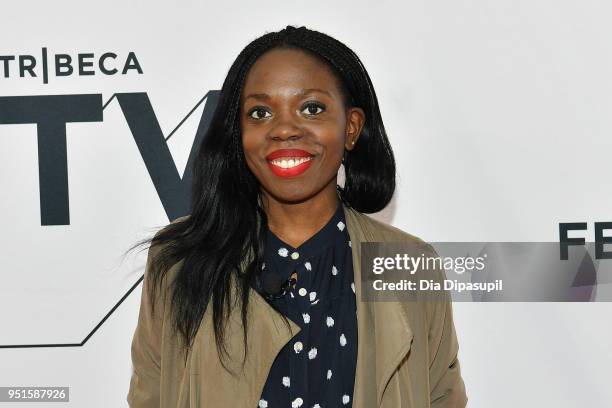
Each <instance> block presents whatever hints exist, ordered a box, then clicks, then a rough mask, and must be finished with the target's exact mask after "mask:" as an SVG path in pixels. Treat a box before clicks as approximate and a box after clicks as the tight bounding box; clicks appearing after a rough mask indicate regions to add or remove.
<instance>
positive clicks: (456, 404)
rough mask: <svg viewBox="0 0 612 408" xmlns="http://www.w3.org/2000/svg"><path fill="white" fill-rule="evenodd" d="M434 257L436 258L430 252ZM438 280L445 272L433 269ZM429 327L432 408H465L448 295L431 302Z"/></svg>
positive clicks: (435, 254) (450, 302) (457, 345)
mask: <svg viewBox="0 0 612 408" xmlns="http://www.w3.org/2000/svg"><path fill="white" fill-rule="evenodd" d="M431 251H433V254H434V255H433V256H436V257H437V256H438V254H437V253H436V252H435V250H434V249H433V248H431ZM435 273H436V274H438V276H437V278H438V279H441V280H444V279H445V277H446V274H445V273H444V270H440V269H436V270H435ZM430 305H431V306H432V309H431V316H430V326H429V350H430V353H431V354H430V355H431V360H430V369H429V384H430V401H431V408H464V407H465V406H466V405H467V395H466V391H465V384H464V382H463V378H462V377H461V369H460V365H459V359H458V351H459V344H458V341H457V334H456V332H455V325H454V323H453V308H452V299H451V296H450V293H449V292H448V291H445V293H444V299H443V300H441V301H435V302H431V303H430Z"/></svg>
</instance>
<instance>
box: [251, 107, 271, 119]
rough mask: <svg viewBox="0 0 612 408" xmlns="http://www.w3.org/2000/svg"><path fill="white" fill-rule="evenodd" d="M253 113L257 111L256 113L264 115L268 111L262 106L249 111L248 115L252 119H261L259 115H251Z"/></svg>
mask: <svg viewBox="0 0 612 408" xmlns="http://www.w3.org/2000/svg"><path fill="white" fill-rule="evenodd" d="M254 113H257V114H258V115H265V114H266V113H270V112H268V111H267V110H265V109H264V108H255V109H253V110H252V111H251V112H249V116H250V117H251V118H253V119H263V118H262V117H261V116H257V117H256V116H253V114H254Z"/></svg>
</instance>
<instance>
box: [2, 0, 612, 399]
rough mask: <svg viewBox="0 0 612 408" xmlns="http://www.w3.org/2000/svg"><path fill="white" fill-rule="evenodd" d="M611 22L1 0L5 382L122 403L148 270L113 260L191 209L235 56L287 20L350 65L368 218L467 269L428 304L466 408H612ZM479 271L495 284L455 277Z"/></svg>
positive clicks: (520, 14)
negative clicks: (366, 172) (376, 115)
mask: <svg viewBox="0 0 612 408" xmlns="http://www.w3.org/2000/svg"><path fill="white" fill-rule="evenodd" d="M611 9H612V7H610V6H609V5H606V4H603V3H601V2H596V1H591V0H588V1H584V2H580V3H578V2H563V3H558V2H551V1H544V0H535V1H519V2H517V1H497V2H493V3H492V2H487V1H453V2H451V1H446V2H431V1H424V0H422V1H421V0H418V1H412V0H411V1H384V2H378V3H375V2H365V1H357V2H355V1H353V2H347V1H336V2H324V1H311V2H304V3H294V2H282V1H270V2H267V3H252V2H247V1H233V2H196V1H181V2H174V3H171V2H144V1H131V2H115V1H110V2H104V3H100V4H85V3H83V2H77V1H58V2H53V3H49V2H34V3H19V2H13V3H10V4H9V3H6V4H3V6H2V13H1V17H0V19H1V21H2V24H0V38H2V40H1V41H0V174H1V177H0V188H1V192H2V194H1V195H2V199H1V200H0V225H1V227H2V228H1V229H2V231H3V234H2V236H1V237H0V265H1V266H0V268H1V269H0V272H1V280H0V282H1V283H0V322H2V326H1V328H0V387H17V388H22V387H54V389H55V390H56V391H57V392H58V393H60V392H63V393H64V398H65V399H64V400H63V401H65V402H58V403H57V404H55V405H53V406H71V407H79V408H80V407H87V408H95V407H127V401H126V395H127V392H128V388H129V381H130V376H131V370H132V365H131V359H130V343H131V340H132V336H133V333H134V330H135V328H136V322H137V317H138V307H139V304H140V297H141V278H142V274H143V271H144V263H145V258H146V251H141V252H130V253H128V254H127V255H126V251H127V249H128V248H129V247H130V246H131V245H133V244H135V243H136V242H137V241H138V240H140V239H143V238H145V237H148V236H151V235H152V234H153V233H154V232H155V231H157V230H158V229H159V228H161V227H162V226H164V225H166V224H167V223H168V222H169V221H171V220H174V219H175V218H177V217H179V216H182V215H185V214H187V213H188V212H189V208H188V197H189V188H190V185H191V173H190V170H191V167H192V165H193V160H194V155H195V152H196V149H197V147H198V146H199V144H200V143H201V141H202V139H203V137H204V134H205V131H206V129H207V126H208V124H209V122H210V118H211V115H212V112H213V110H214V107H215V105H216V103H217V100H218V96H219V90H220V88H221V85H222V83H223V80H224V78H225V75H226V74H227V71H228V69H229V67H230V65H231V63H232V62H233V61H234V59H235V58H236V56H237V55H238V53H239V52H240V51H241V50H242V48H243V47H244V46H246V44H248V43H249V42H250V41H252V40H253V39H255V38H256V37H258V36H260V35H262V34H264V33H266V32H270V31H277V30H280V29H282V28H284V27H285V26H287V25H295V26H301V25H304V26H306V27H308V28H311V29H315V30H318V31H322V32H325V33H327V34H330V35H331V36H333V37H335V38H337V39H339V40H340V41H342V42H344V43H345V44H347V45H348V46H349V47H350V48H352V49H353V50H354V51H355V52H356V53H357V54H358V55H359V57H360V58H361V60H362V62H363V63H364V65H365V67H366V69H367V70H368V73H369V75H370V77H371V79H372V82H373V84H374V87H375V90H376V94H377V96H378V98H379V103H380V109H381V113H382V118H383V121H384V125H385V128H386V130H387V133H388V136H389V139H390V142H391V144H392V147H393V150H394V154H395V157H396V160H397V170H398V179H397V182H398V185H397V190H396V194H395V196H394V199H393V201H392V202H391V204H390V205H389V206H388V207H387V208H385V209H384V210H383V211H381V212H379V213H377V214H374V215H373V217H375V218H376V219H379V220H381V221H384V222H387V223H390V224H393V225H395V226H396V227H398V228H401V229H402V230H404V231H406V232H409V233H411V234H413V235H416V236H418V237H420V238H422V239H424V240H426V241H428V242H432V243H437V244H434V246H435V247H436V249H437V251H438V253H440V254H441V255H442V254H446V253H448V254H452V256H454V257H455V264H453V265H450V266H452V267H456V266H457V264H456V257H457V256H464V259H462V263H461V265H460V267H461V271H460V272H458V274H457V276H455V278H456V279H451V280H452V281H453V282H451V283H449V284H448V286H447V287H446V289H449V290H451V291H452V292H453V299H454V300H455V302H454V303H453V309H454V319H455V326H456V330H457V336H458V339H459V360H460V362H461V370H462V374H463V378H464V381H465V384H466V389H467V393H468V397H469V403H468V406H469V407H476V408H484V407H497V408H502V407H516V406H521V407H578V406H597V407H604V406H612V389H611V388H610V387H609V384H608V380H609V366H610V364H611V363H612V351H610V347H609V345H608V343H609V341H608V339H609V338H610V337H611V336H612V325H611V324H610V323H609V322H610V314H611V313H612V304H610V303H608V301H609V300H611V299H612V288H611V287H610V286H611V283H612V279H610V277H611V274H610V269H611V265H610V264H611V263H612V259H611V258H612V245H609V244H608V243H610V242H612V185H611V181H610V163H611V162H612V115H610V111H611V108H612V96H611V95H612V81H611V80H610V75H609V72H611V71H612V58H611V55H612V54H611V53H610V46H609V44H608V41H607V40H606V39H607V38H609V36H610V35H611V34H612V28H610V25H609V24H608V21H607V16H608V15H609V12H610V11H612V10H611ZM536 243H538V245H536ZM485 253H486V254H488V255H489V256H490V257H494V259H495V260H496V261H495V262H493V261H492V259H493V258H489V260H490V261H491V263H492V264H494V266H496V267H497V269H495V271H494V272H488V273H487V274H483V272H482V270H478V271H475V270H470V269H469V268H468V269H467V270H466V268H465V267H466V259H465V256H467V255H469V256H471V257H473V259H474V260H475V261H474V262H476V263H472V266H474V265H477V259H478V258H479V257H480V259H481V260H483V259H484V258H483V256H484V257H486V256H487V255H485ZM449 256H450V255H449ZM389 259H392V258H389ZM470 259H472V258H470ZM526 259H529V260H530V261H529V264H528V266H529V267H524V266H525V260H526ZM565 260H567V261H568V262H565V263H563V261H565ZM396 261H398V262H396V263H393V260H391V261H390V262H391V263H389V264H385V263H384V261H381V262H380V263H379V264H378V266H380V267H381V269H380V271H378V272H374V274H375V275H378V276H374V275H373V276H371V277H370V278H371V279H372V281H378V280H379V278H380V277H381V276H392V275H391V273H390V272H388V269H389V267H393V265H395V267H397V268H399V266H398V265H400V263H399V261H400V260H399V259H396ZM553 261H554V262H553ZM372 262H374V263H375V262H377V261H376V260H372ZM557 262H561V264H557ZM559 265H562V266H559ZM445 267H446V269H447V273H449V267H448V265H445ZM517 270H519V271H520V272H521V273H520V274H515V273H514V271H517ZM559 270H563V275H559V274H557V273H556V272H557V271H559ZM455 271H456V270H455ZM542 271H545V273H540V272H542ZM451 273H452V272H451ZM385 274H386V275H385ZM536 275H537V276H538V278H537V279H532V277H533V276H536ZM560 276H561V278H560ZM449 277H450V276H449ZM517 277H518V278H517ZM364 279H365V278H364ZM502 281H504V285H505V286H503V287H502V284H501V282H502ZM364 282H365V280H364ZM395 283H397V284H398V285H399V284H401V285H403V286H402V288H404V289H406V288H409V287H410V284H408V283H407V282H403V281H402V282H400V281H399V280H398V281H397V282H395ZM432 285H433V283H432ZM381 287H382V286H381ZM393 288H395V289H393V290H404V289H402V288H400V287H399V286H397V287H395V286H394V287H393ZM374 289H375V288H374ZM426 289H431V288H429V287H428V288H426ZM374 292H376V290H374V291H372V293H370V294H369V296H370V295H371V296H372V297H376V296H378V295H377V294H376V293H374ZM395 293H396V294H397V292H395ZM363 295H365V292H364V294H363ZM362 300H363V298H362ZM365 300H368V299H365ZM369 300H372V299H369ZM7 392H8V391H7ZM45 404H48V403H45V402H42V403H36V402H19V403H12V402H2V403H0V405H2V406H7V407H10V406H15V407H25V406H33V407H37V406H47V405H45ZM62 404H63V405H62Z"/></svg>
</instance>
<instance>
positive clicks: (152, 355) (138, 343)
mask: <svg viewBox="0 0 612 408" xmlns="http://www.w3.org/2000/svg"><path fill="white" fill-rule="evenodd" d="M157 251H158V247H157V246H154V247H152V248H150V249H149V252H148V255H147V263H146V266H145V271H144V279H143V284H142V292H141V293H142V295H141V301H140V311H139V315H138V323H137V325H136V331H135V332H134V337H133V339H132V346H131V355H132V365H133V371H132V377H131V380H130V389H129V392H128V395H127V402H128V405H129V406H130V408H159V406H160V388H161V387H160V376H161V339H162V324H163V313H164V305H163V301H161V299H163V297H162V293H160V292H161V291H160V290H158V291H157V292H156V299H155V303H156V304H155V312H154V314H153V313H152V312H151V299H150V298H149V293H148V290H149V285H151V284H152V281H151V280H150V278H151V268H153V267H154V265H153V264H152V263H153V262H152V258H153V255H154V254H156V253H157ZM162 287H163V285H162Z"/></svg>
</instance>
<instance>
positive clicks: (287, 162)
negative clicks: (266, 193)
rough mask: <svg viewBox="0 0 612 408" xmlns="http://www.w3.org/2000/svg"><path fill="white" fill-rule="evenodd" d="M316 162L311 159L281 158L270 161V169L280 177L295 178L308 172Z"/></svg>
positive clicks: (311, 157)
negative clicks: (313, 162)
mask: <svg viewBox="0 0 612 408" xmlns="http://www.w3.org/2000/svg"><path fill="white" fill-rule="evenodd" d="M313 160H314V157H313V156H310V157H280V158H278V159H274V160H268V167H270V169H271V170H272V172H273V173H274V174H276V175H277V176H279V177H295V176H297V175H300V174H302V173H303V172H305V171H306V169H308V168H309V167H310V166H311V165H312V161H313Z"/></svg>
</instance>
